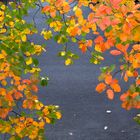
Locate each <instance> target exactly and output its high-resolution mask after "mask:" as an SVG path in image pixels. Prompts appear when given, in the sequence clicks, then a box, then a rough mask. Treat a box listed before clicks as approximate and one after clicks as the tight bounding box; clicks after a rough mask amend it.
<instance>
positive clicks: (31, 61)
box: [26, 57, 33, 65]
mask: <svg viewBox="0 0 140 140" xmlns="http://www.w3.org/2000/svg"><path fill="white" fill-rule="evenodd" d="M32 63H33V60H32V57H29V58H27V59H26V65H30V64H32Z"/></svg>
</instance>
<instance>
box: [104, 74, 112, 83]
mask: <svg viewBox="0 0 140 140" xmlns="http://www.w3.org/2000/svg"><path fill="white" fill-rule="evenodd" d="M111 82H112V76H111V75H106V77H105V83H106V84H108V85H109V84H110V83H111Z"/></svg>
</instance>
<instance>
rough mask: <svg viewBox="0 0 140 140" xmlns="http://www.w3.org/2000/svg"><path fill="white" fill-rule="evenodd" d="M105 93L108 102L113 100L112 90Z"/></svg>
mask: <svg viewBox="0 0 140 140" xmlns="http://www.w3.org/2000/svg"><path fill="white" fill-rule="evenodd" d="M106 93H107V97H108V99H110V100H113V99H114V92H113V90H112V89H108V90H107V91H106Z"/></svg>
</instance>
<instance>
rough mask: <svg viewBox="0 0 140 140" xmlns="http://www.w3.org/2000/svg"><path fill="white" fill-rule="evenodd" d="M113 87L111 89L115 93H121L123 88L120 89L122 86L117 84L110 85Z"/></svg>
mask: <svg viewBox="0 0 140 140" xmlns="http://www.w3.org/2000/svg"><path fill="white" fill-rule="evenodd" d="M110 86H111V88H112V89H113V90H114V91H115V92H121V87H120V85H119V84H117V83H115V84H114V83H113V84H111V85H110Z"/></svg>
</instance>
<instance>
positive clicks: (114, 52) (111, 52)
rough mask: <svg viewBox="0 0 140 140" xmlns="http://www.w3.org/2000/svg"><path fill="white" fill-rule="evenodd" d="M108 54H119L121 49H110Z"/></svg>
mask: <svg viewBox="0 0 140 140" xmlns="http://www.w3.org/2000/svg"><path fill="white" fill-rule="evenodd" d="M110 54H112V55H120V54H121V51H118V50H112V51H110Z"/></svg>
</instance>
